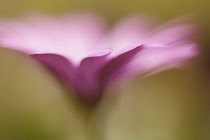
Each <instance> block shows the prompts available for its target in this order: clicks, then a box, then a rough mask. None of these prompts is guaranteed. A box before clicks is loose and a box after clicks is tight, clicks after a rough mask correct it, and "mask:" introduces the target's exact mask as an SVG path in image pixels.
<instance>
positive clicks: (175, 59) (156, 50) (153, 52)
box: [130, 42, 198, 74]
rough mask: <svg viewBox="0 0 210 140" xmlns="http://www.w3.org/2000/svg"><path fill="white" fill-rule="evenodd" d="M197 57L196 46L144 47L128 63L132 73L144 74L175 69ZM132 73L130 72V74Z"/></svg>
mask: <svg viewBox="0 0 210 140" xmlns="http://www.w3.org/2000/svg"><path fill="white" fill-rule="evenodd" d="M196 55H198V50H197V44H195V43H192V42H187V43H186V42H185V43H183V44H179V45H178V46H171V47H148V46H147V47H144V49H143V50H142V51H141V52H140V53H139V54H138V55H137V56H135V58H134V59H133V61H132V62H131V63H130V68H131V69H132V70H131V71H133V72H134V73H139V74H144V73H149V72H152V71H153V72H154V71H156V72H157V71H158V72H159V71H160V70H161V71H162V70H165V69H168V68H171V67H176V66H178V65H180V64H181V63H183V61H184V60H187V59H190V58H192V57H194V56H196ZM131 73H132V72H131Z"/></svg>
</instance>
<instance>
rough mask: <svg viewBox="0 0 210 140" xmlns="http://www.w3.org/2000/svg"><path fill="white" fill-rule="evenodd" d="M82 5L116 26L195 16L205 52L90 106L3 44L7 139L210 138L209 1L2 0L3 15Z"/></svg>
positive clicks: (2, 129)
mask: <svg viewBox="0 0 210 140" xmlns="http://www.w3.org/2000/svg"><path fill="white" fill-rule="evenodd" d="M81 10H82V11H86V10H90V11H94V12H97V13H99V14H101V15H102V16H104V17H105V18H106V19H107V20H108V22H109V23H110V24H112V23H115V22H116V21H118V20H119V19H120V18H123V17H124V16H128V15H132V14H142V13H146V14H150V15H152V16H154V17H157V18H158V19H160V22H164V21H165V20H170V19H172V18H174V17H177V16H182V15H185V14H193V15H194V17H195V19H196V22H197V23H198V25H199V26H200V28H201V33H200V34H199V36H198V39H197V40H198V42H199V43H200V44H201V46H200V49H201V54H200V56H199V57H197V58H195V59H192V60H191V61H190V62H189V63H188V65H187V68H186V69H185V70H168V71H165V72H161V73H159V74H156V75H153V76H151V77H147V78H144V79H141V78H140V77H137V78H136V79H134V80H132V81H129V82H128V83H127V84H125V85H123V86H122V87H120V89H117V88H116V89H110V92H109V93H108V94H107V96H105V98H104V100H103V101H102V102H101V103H100V104H99V106H98V107H96V108H94V110H92V111H90V109H88V108H87V107H85V106H84V105H81V104H80V103H78V102H76V101H75V99H73V97H71V96H66V95H67V94H66V93H67V92H68V91H67V90H66V89H65V88H64V87H63V86H62V85H61V84H59V82H58V81H57V80H56V79H55V78H54V77H53V76H52V75H51V74H50V73H48V71H46V70H45V69H44V68H43V67H41V66H40V65H38V64H37V63H36V62H34V61H32V60H31V59H26V58H27V56H22V55H20V54H19V53H16V52H13V51H10V50H7V49H0V140H72V139H73V140H86V139H90V140H93V139H96V140H99V139H100V140H103V139H104V140H130V139H131V140H209V139H210V104H209V101H210V14H209V13H210V1H207V0H146V1H145V0H59V1H57V0H0V17H16V16H18V15H21V14H23V13H27V12H43V13H49V14H59V13H66V12H76V11H81ZM90 113H91V115H90Z"/></svg>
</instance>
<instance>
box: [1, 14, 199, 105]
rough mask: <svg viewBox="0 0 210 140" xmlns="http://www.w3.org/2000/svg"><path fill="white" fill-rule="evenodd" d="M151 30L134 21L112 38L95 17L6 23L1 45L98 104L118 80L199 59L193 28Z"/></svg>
mask: <svg viewBox="0 0 210 140" xmlns="http://www.w3.org/2000/svg"><path fill="white" fill-rule="evenodd" d="M181 21H182V20H181ZM150 25H151V22H149V21H148V20H147V19H146V18H145V17H129V18H126V19H123V20H122V21H121V22H119V23H118V24H117V25H116V26H114V27H113V29H112V30H111V31H109V32H107V30H106V27H105V26H106V24H105V23H104V21H103V20H102V19H101V18H99V17H98V16H96V15H92V14H78V15H65V16H62V17H57V18H52V17H45V16H41V15H39V16H29V17H27V18H24V19H19V20H9V19H4V20H1V21H0V44H1V46H4V47H7V48H11V49H15V50H18V51H21V52H24V53H26V54H29V55H31V56H32V57H33V58H35V59H36V60H38V61H39V62H40V63H42V64H44V65H45V66H46V67H48V68H49V69H50V70H51V71H53V72H54V73H55V74H56V75H57V76H59V77H60V78H61V79H62V80H63V82H64V83H65V84H66V85H67V86H68V87H69V88H70V89H72V90H73V91H74V93H75V95H76V96H78V97H79V98H80V99H82V100H83V101H85V102H86V103H88V104H95V103H97V102H98V101H99V100H100V98H101V96H102V95H103V92H104V91H105V89H106V87H107V86H108V85H109V84H110V83H112V82H113V81H116V80H117V79H118V80H119V79H121V78H125V77H131V76H132V75H135V74H145V73H148V72H154V70H155V71H157V70H160V69H161V70H162V69H163V68H164V69H165V68H170V67H174V66H177V65H179V64H180V63H181V62H183V61H184V60H187V59H189V58H192V57H194V56H195V55H196V54H197V53H198V51H197V50H196V49H197V47H196V44H195V43H194V42H193V41H192V40H191V37H192V36H193V35H194V34H195V30H194V26H193V25H191V24H186V23H183V24H179V23H178V21H177V20H175V21H172V22H169V23H167V24H166V25H163V26H161V27H158V28H156V29H153V30H151V26H150Z"/></svg>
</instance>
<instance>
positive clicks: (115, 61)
mask: <svg viewBox="0 0 210 140" xmlns="http://www.w3.org/2000/svg"><path fill="white" fill-rule="evenodd" d="M141 50H142V46H138V47H135V48H133V49H131V50H129V51H126V52H124V53H121V54H120V55H119V56H117V57H114V58H112V59H111V60H110V61H109V63H107V64H106V65H105V66H104V68H103V69H102V71H101V73H100V79H101V81H102V82H103V84H104V85H106V84H108V83H109V82H111V81H113V80H116V79H117V78H119V76H121V75H122V74H123V76H124V75H126V73H127V72H129V71H127V68H128V67H127V66H128V64H129V63H130V62H131V61H132V59H133V58H134V56H135V55H137V54H138V53H139V52H140V51H141Z"/></svg>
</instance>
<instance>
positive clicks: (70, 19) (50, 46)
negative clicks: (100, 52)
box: [0, 14, 105, 64]
mask: <svg viewBox="0 0 210 140" xmlns="http://www.w3.org/2000/svg"><path fill="white" fill-rule="evenodd" d="M104 29H105V27H104V23H103V21H102V19H101V18H99V17H98V16H95V15H92V14H76V15H74V14H72V15H66V16H65V17H60V18H50V17H45V16H40V15H37V16H34V15H33V16H30V17H27V18H24V19H23V20H22V21H21V20H19V21H18V20H16V21H13V20H2V21H0V44H1V45H2V46H6V47H10V48H12V49H16V50H19V51H24V52H26V53H29V54H42V53H54V54H60V55H62V56H65V57H67V58H70V59H71V60H72V62H73V63H77V64H78V63H79V62H80V61H81V59H82V58H83V57H84V56H85V55H87V53H89V51H90V49H91V48H93V47H95V45H96V43H97V41H99V40H100V38H101V36H102V35H103V33H104Z"/></svg>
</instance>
